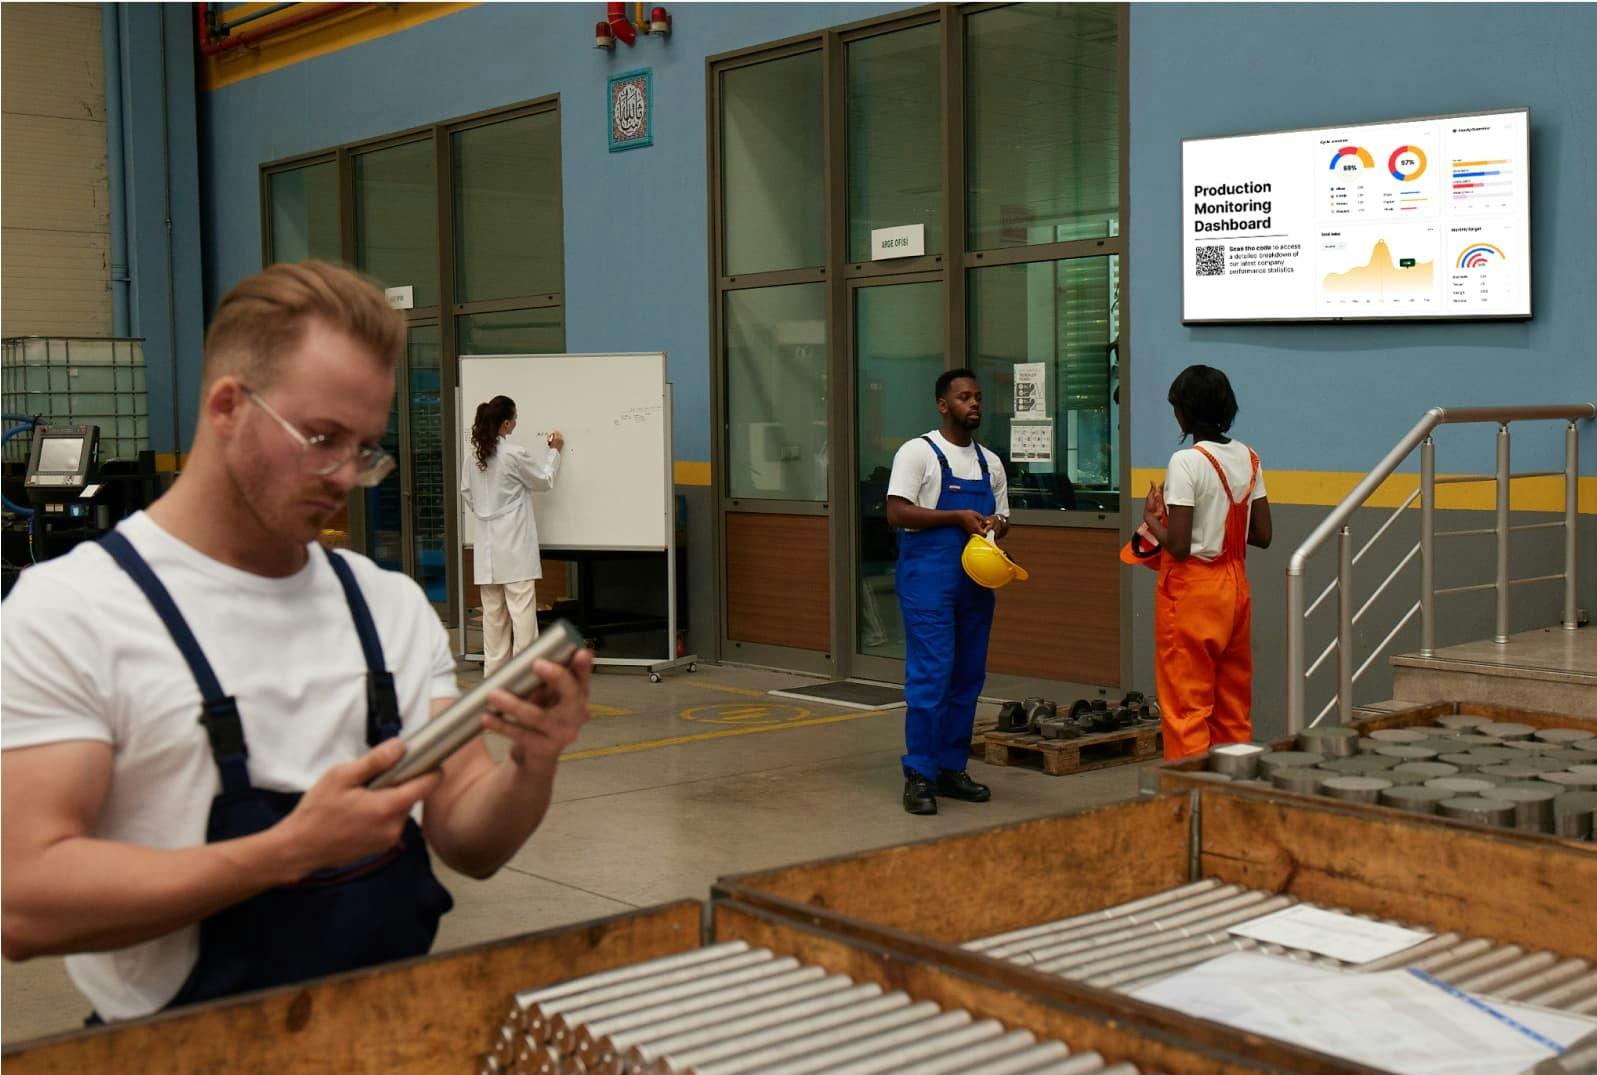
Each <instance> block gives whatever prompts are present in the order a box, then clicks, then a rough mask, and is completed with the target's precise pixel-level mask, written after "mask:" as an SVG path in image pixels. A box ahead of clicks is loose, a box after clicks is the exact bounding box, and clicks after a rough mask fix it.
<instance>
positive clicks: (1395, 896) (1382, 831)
mask: <svg viewBox="0 0 1597 1075" xmlns="http://www.w3.org/2000/svg"><path fill="white" fill-rule="evenodd" d="M1346 805H1347V804H1340V803H1335V804H1321V803H1318V802H1314V803H1310V802H1301V801H1298V802H1293V801H1285V800H1280V799H1274V800H1272V799H1268V798H1263V797H1254V796H1242V795H1234V794H1228V793H1227V792H1226V790H1225V789H1224V788H1223V787H1217V786H1216V785H1213V784H1209V785H1207V786H1205V787H1203V788H1201V789H1199V790H1195V791H1192V792H1189V793H1182V794H1165V795H1160V796H1158V797H1155V798H1152V799H1146V800H1142V801H1137V802H1130V803H1122V804H1117V805H1115V806H1109V807H1103V808H1100V809H1097V810H1090V811H1085V812H1081V813H1076V814H1069V815H1064V816H1060V817H1051V818H1044V819H1040V820H1037V821H1029V822H1024V823H1021V824H1017V825H1008V826H1003V827H1000V828H996V829H989V830H986V831H981V832H975V833H966V834H962V835H958V836H947V837H941V838H938V839H934V840H927V841H923V842H919V843H912V844H905V845H900V846H897V847H891V848H884V849H882V850H879V851H871V852H865V853H863V854H857V855H849V856H842V857H838V858H832V859H827V860H823V861H819V862H813V863H806V864H802V865H797V866H790V867H787V868H784V869H778V870H768V871H762V872H759V873H751V874H744V875H741V876H737V877H730V878H725V879H723V880H721V881H720V882H718V883H717V885H716V888H715V898H716V899H717V900H720V901H733V902H735V903H737V904H739V905H746V906H753V907H758V908H761V909H764V910H766V911H768V912H770V913H772V914H776V915H787V916H790V917H792V918H794V919H796V920H798V921H800V922H803V923H805V924H806V925H809V926H811V927H813V928H816V929H821V930H824V931H826V932H828V933H831V934H836V935H837V936H839V937H843V938H847V939H850V940H854V941H859V942H863V943H868V944H874V945H879V946H881V947H883V948H887V949H889V950H892V951H894V952H898V953H901V954H902V955H903V956H904V957H905V958H906V959H907V960H909V959H913V960H919V961H924V962H928V963H932V964H936V965H938V966H940V967H944V968H947V969H949V970H953V971H958V972H960V973H963V974H967V975H970V976H971V977H973V978H977V979H980V980H982V981H984V982H987V983H989V984H991V985H994V986H995V987H999V988H1003V989H1009V990H1012V991H1014V992H1016V993H1019V994H1024V995H1026V996H1031V997H1037V998H1040V999H1043V1000H1046V1001H1049V1002H1052V1003H1057V1004H1060V1005H1064V1006H1069V1007H1073V1008H1076V1009H1079V1010H1082V1011H1086V1012H1096V1013H1097V1014H1098V1017H1099V1018H1101V1019H1104V1020H1108V1021H1111V1022H1114V1021H1122V1020H1123V1021H1128V1022H1131V1023H1134V1024H1135V1025H1138V1026H1141V1027H1146V1028H1152V1029H1154V1030H1158V1031H1161V1032H1163V1033H1166V1034H1169V1035H1171V1036H1173V1037H1176V1038H1180V1039H1183V1040H1188V1041H1199V1042H1205V1043H1210V1044H1212V1045H1213V1046H1214V1047H1216V1048H1221V1047H1230V1048H1234V1049H1237V1050H1239V1051H1245V1052H1247V1054H1248V1055H1249V1056H1251V1057H1253V1058H1254V1059H1256V1060H1258V1061H1260V1062H1263V1063H1265V1064H1267V1065H1270V1066H1274V1067H1278V1068H1283V1069H1286V1070H1291V1071H1325V1072H1332V1071H1336V1072H1341V1071H1355V1070H1362V1069H1360V1068H1359V1067H1358V1066H1357V1065H1355V1064H1352V1063H1350V1062H1347V1061H1342V1060H1337V1059H1334V1058H1330V1057H1325V1056H1322V1055H1321V1054H1318V1053H1310V1052H1307V1051H1306V1050H1302V1049H1298V1048H1296V1047H1293V1046H1289V1045H1287V1044H1286V1043H1283V1042H1278V1041H1272V1040H1270V1039H1265V1038H1260V1037H1259V1036H1257V1035H1252V1034H1246V1033H1243V1032H1241V1031H1236V1030H1232V1029H1230V1028H1226V1027H1222V1026H1220V1025H1218V1024H1213V1023H1209V1022H1207V1021H1205V1020H1199V1019H1193V1018H1191V1017H1189V1016H1186V1015H1183V1014H1182V1013H1180V1012H1177V1011H1174V1010H1171V1009H1166V1008H1162V1007H1158V1006H1155V1005H1151V1004H1148V1003H1146V1002H1143V1001H1138V1000H1135V999H1133V998H1131V997H1129V996H1125V995H1122V994H1118V993H1114V992H1110V991H1108V990H1104V989H1098V988H1094V987H1091V986H1087V985H1084V984H1082V983H1079V982H1075V981H1071V980H1068V979H1065V978H1061V977H1057V976H1055V975H1051V974H1045V973H1042V972H1039V971H1035V970H1032V969H1030V968H1028V967H1023V966H1019V965H1016V964H1013V963H1010V962H1007V961H1004V960H1002V959H994V958H992V957H989V956H986V955H983V954H982V953H979V952H973V951H970V950H967V949H965V948H963V947H961V944H962V943H963V942H965V941H969V940H973V939H976V938H979V937H988V936H992V935H994V934H997V933H1002V932H1007V931H1010V930H1016V929H1022V928H1025V927H1028V926H1033V925H1040V924H1042V923H1045V922H1050V921H1056V920H1059V919H1062V918H1067V917H1070V916H1073V915H1079V914H1086V913H1089V912H1092V911H1097V910H1102V909H1104V908H1107V907H1111V906H1114V905H1116V904H1120V903H1124V902H1127V901H1129V900H1134V899H1139V898H1142V897H1145V896H1150V895H1153V894H1155V893H1159V892H1164V891H1167V890H1169V889H1172V888H1176V887H1179V886H1181V885H1184V884H1188V883H1190V882H1193V881H1197V880H1201V879H1205V878H1211V877H1212V878H1217V879H1219V880H1221V881H1222V882H1225V883H1235V884H1242V885H1247V886H1250V887H1252V888H1256V889H1263V890H1267V891H1270V892H1274V893H1284V894H1288V895H1291V896H1294V897H1296V898H1298V899H1301V900H1310V901H1314V902H1316V903H1319V904H1321V905H1323V906H1330V907H1341V908H1347V909H1349V910H1351V911H1354V912H1359V913H1368V914H1372V915H1375V916H1377V917H1381V918H1392V919H1398V920H1402V921H1407V922H1412V923H1415V924H1423V925H1425V926H1426V927H1428V928H1431V929H1434V930H1437V931H1444V930H1450V929H1451V930H1458V931H1460V932H1463V933H1466V934H1468V935H1472V936H1486V937H1491V938H1494V939H1495V940H1496V941H1498V942H1499V943H1501V944H1518V945H1521V946H1523V947H1524V948H1526V949H1527V950H1530V951H1535V950H1540V949H1544V948H1546V949H1551V950H1553V951H1555V952H1560V953H1562V954H1564V955H1567V956H1578V957H1581V958H1585V959H1588V960H1597V929H1594V928H1593V927H1592V924H1591V922H1590V920H1589V915H1586V914H1585V913H1584V904H1585V902H1586V901H1588V900H1589V898H1590V893H1591V892H1594V891H1597V887H1593V886H1597V856H1592V855H1588V854H1582V853H1578V852H1576V851H1574V850H1573V849H1570V848H1566V847H1564V846H1562V845H1561V844H1559V843H1558V842H1556V841H1541V842H1531V841H1527V840H1522V839H1515V838H1513V837H1512V836H1511V835H1508V834H1505V833H1501V832H1499V831H1497V830H1486V829H1478V828H1470V827H1462V828H1459V829H1453V828H1449V827H1443V826H1438V825H1433V824H1429V823H1427V822H1426V821H1424V820H1422V819H1420V818H1415V817H1411V816H1409V815H1405V814H1400V813H1396V812H1391V811H1386V812H1382V813H1381V814H1379V815H1374V814H1371V813H1370V812H1369V811H1360V810H1354V809H1347V808H1345V806H1346ZM1166 1070H1170V1071H1175V1070H1177V1069H1175V1068H1173V1067H1171V1068H1167V1069H1166Z"/></svg>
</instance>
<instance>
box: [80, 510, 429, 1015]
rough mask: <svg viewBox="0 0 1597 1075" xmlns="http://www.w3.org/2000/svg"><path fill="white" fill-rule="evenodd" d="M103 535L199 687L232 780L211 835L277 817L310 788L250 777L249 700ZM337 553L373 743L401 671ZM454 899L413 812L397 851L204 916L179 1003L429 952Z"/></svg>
mask: <svg viewBox="0 0 1597 1075" xmlns="http://www.w3.org/2000/svg"><path fill="white" fill-rule="evenodd" d="M100 543H101V545H103V546H104V547H105V550H106V551H107V552H108V553H110V554H111V557H112V559H114V560H115V561H116V562H117V564H118V566H120V567H121V568H122V570H124V571H126V572H127V573H128V574H129V575H130V576H131V577H132V578H133V581H134V582H136V583H137V584H138V586H139V589H140V590H142V591H144V596H145V597H147V598H148V599H149V601H150V604H152V605H154V606H155V611H156V612H158V613H159V614H160V616H161V621H162V622H163V623H164V624H166V629H167V631H168V632H170V633H171V635H172V640H173V641H174V642H176V643H177V648H178V649H179V650H180V651H181V652H182V654H183V659H184V661H186V662H187V663H188V666H189V671H190V672H191V673H192V674H193V676H194V682H195V683H196V684H197V685H198V687H199V689H200V697H201V698H202V699H203V703H202V715H201V717H200V723H201V724H202V725H204V727H205V734H206V737H207V738H208V739H209V741H210V746H211V757H212V758H213V759H214V760H215V761H216V768H217V770H218V771H219V772H220V773H221V778H222V790H221V792H220V793H219V794H218V795H217V796H216V798H215V799H213V800H211V812H210V817H209V820H208V821H207V824H206V832H205V840H206V842H207V843H216V842H217V841H220V840H229V839H234V838H236V837H240V836H248V835H250V834H252V833H257V832H261V831H263V830H265V829H268V828H270V827H271V826H273V825H275V824H277V823H278V822H279V821H281V820H282V819H283V818H284V817H286V816H287V815H288V814H289V813H290V812H291V811H292V810H293V809H294V807H295V805H296V804H298V802H299V800H300V795H301V794H302V793H299V792H284V791H268V790H265V789H262V788H256V787H253V786H251V784H250V777H249V768H248V765H247V760H248V758H249V749H248V746H247V745H246V743H245V742H244V726H243V724H242V723H241V722H240V720H239V714H238V705H237V703H236V702H235V701H234V699H233V698H232V697H231V696H230V695H227V694H224V693H223V691H222V685H221V683H220V682H218V680H217V678H216V674H215V673H214V672H213V671H212V670H211V665H210V662H209V661H207V660H206V659H205V654H204V652H203V651H202V650H201V649H200V644H199V641H198V640H197V639H196V638H195V637H194V633H193V632H192V631H191V630H189V626H188V623H187V622H186V621H185V620H184V619H183V614H182V613H181V612H179V611H178V608H177V604H176V603H175V602H174V601H173V600H172V596H171V594H170V593H169V592H168V591H167V589H166V587H165V586H164V585H162V583H161V581H160V580H159V579H158V578H156V577H155V572H154V571H152V570H151V569H150V566H149V564H147V563H146V562H145V561H144V558H143V557H142V556H140V555H139V554H138V552H137V551H136V550H135V549H134V548H133V546H132V545H131V544H129V542H128V540H127V538H125V537H123V536H122V535H121V534H120V533H118V532H116V531H114V530H113V531H112V532H111V533H109V534H107V535H106V536H105V537H104V538H102V539H101V542H100ZM327 558H328V562H329V563H331V564H332V567H333V571H334V573H335V574H336V575H337V576H338V581H339V584H340V585H341V586H342V587H343V589H344V597H345V599H346V600H347V601H348V603H349V611H350V614H351V615H352V616H353V617H354V620H355V629H356V631H357V633H358V634H359V635H360V646H361V651H362V653H363V654H364V655H365V658H366V743H367V745H368V746H376V745H377V744H378V743H380V742H382V741H383V740H384V739H387V738H389V737H391V736H394V735H398V734H399V728H400V719H399V701H398V697H397V695H396V694H395V691H394V677H393V675H392V674H391V673H390V672H389V671H388V670H387V667H386V665H385V664H384V661H383V648H382V642H381V640H380V639H379V638H378V636H377V628H376V625H375V624H373V623H372V617H371V610H370V609H369V608H368V607H367V605H366V599H365V598H364V597H362V596H361V592H360V587H359V586H358V585H357V584H356V582H355V576H354V574H353V572H352V571H351V570H350V567H349V564H348V563H347V562H346V561H345V560H344V559H343V558H342V557H340V556H335V555H334V554H332V553H328V554H327ZM452 906H454V900H452V899H451V898H450V895H449V892H448V891H447V890H446V889H445V888H444V887H443V886H442V885H440V884H439V883H438V879H437V878H435V877H434V876H433V872H432V865H431V863H430V862H429V860H428V857H427V844H426V841H425V840H424V839H423V837H422V834H421V829H420V828H419V827H418V826H417V824H416V822H415V819H414V818H406V819H405V829H404V833H403V835H402V836H401V837H400V842H399V843H398V844H396V845H395V846H394V847H391V848H389V849H388V850H387V851H381V852H378V853H377V854H375V855H370V856H368V857H366V858H364V859H361V860H359V861H357V862H353V863H350V864H349V865H347V866H340V867H336V868H332V869H324V870H318V871H317V872H316V873H313V874H311V875H310V876H309V877H306V878H305V879H304V880H302V881H300V882H298V883H296V884H293V885H285V886H281V887H278V888H273V889H268V890H267V891H265V892H262V893H260V894H259V895H256V896H252V897H251V898H249V899H247V900H244V901H242V902H240V903H236V904H234V905H233V906H231V907H227V908H224V909H223V910H221V911H218V912H217V913H216V914H214V915H211V916H210V917H209V918H207V919H205V920H204V921H202V922H201V923H200V955H199V960H198V961H197V962H196V963H195V965H194V970H193V971H192V972H191V973H190V974H189V976H188V979H187V980H186V981H185V982H184V983H183V986H182V988H181V989H179V990H178V993H177V996H175V997H173V998H172V1001H171V1003H170V1004H169V1005H168V1007H178V1006H180V1005H183V1004H194V1003H196V1002H198V1001H202V1000H211V999H213V998H215V997H224V996H229V995H231V994H234V993H242V992H247V991H250V990H255V989H266V988H268V987H270V986H276V985H287V984H290V983H293V982H301V981H305V980H306V979H309V978H319V977H321V976H323V975H327V974H333V973H336V972H338V971H346V970H353V969H355V968H358V967H369V966H372V965H374V964H377V963H385V962H387V961H389V960H394V959H404V958H406V957H409V956H418V955H423V954H425V953H426V952H427V950H428V949H430V948H431V947H432V943H433V937H434V936H435V935H436V934H437V932H438V920H439V919H440V918H442V917H443V915H444V913H445V912H446V911H448V910H449V909H450V908H451V907H452Z"/></svg>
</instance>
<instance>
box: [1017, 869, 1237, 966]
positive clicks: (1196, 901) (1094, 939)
mask: <svg viewBox="0 0 1597 1075" xmlns="http://www.w3.org/2000/svg"><path fill="white" fill-rule="evenodd" d="M1261 898H1263V897H1262V895H1257V894H1255V895H1250V894H1249V893H1248V891H1247V890H1246V889H1244V888H1242V887H1241V886H1239V885H1223V886H1221V887H1220V888H1215V889H1210V890H1209V891H1207V892H1200V893H1197V894H1196V895H1193V896H1189V897H1187V898H1186V899H1184V900H1179V901H1177V902H1175V903H1171V904H1169V905H1167V906H1164V907H1158V908H1155V909H1154V911H1153V913H1145V914H1139V915H1124V916H1122V917H1118V918H1111V919H1106V920H1104V921H1102V922H1098V923H1093V924H1091V925H1087V926H1082V927H1080V928H1078V929H1074V930H1070V931H1068V932H1064V933H1051V934H1048V935H1047V936H1044V937H1037V938H1033V939H1032V940H1029V941H1021V942H1019V943H1018V944H1016V945H1006V946H1005V947H1004V948H1001V949H993V950H992V951H991V952H988V953H987V954H988V955H990V956H993V957H994V958H998V959H1008V960H1009V961H1010V962H1013V963H1019V964H1021V965H1025V964H1028V963H1035V962H1037V961H1038V960H1040V959H1047V958H1050V957H1052V956H1056V955H1062V954H1063V953H1065V952H1074V951H1078V950H1080V949H1082V948H1090V947H1092V946H1094V945H1098V944H1103V943H1105V942H1107V941H1114V940H1124V939H1126V938H1128V937H1131V936H1133V935H1135V934H1137V933H1141V932H1149V931H1154V930H1159V929H1163V928H1165V927H1166V926H1168V925H1180V924H1182V923H1184V922H1189V921H1192V917H1191V916H1192V915H1193V913H1194V912H1203V913H1211V912H1212V909H1213V908H1216V907H1226V908H1229V907H1231V906H1235V904H1231V903H1229V902H1228V901H1231V900H1244V901H1245V902H1253V901H1257V900H1258V899H1261ZM1205 908H1209V909H1210V910H1209V911H1204V909H1205Z"/></svg>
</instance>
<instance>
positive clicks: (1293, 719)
mask: <svg viewBox="0 0 1597 1075" xmlns="http://www.w3.org/2000/svg"><path fill="white" fill-rule="evenodd" d="M1304 693H1305V688H1304V682H1303V575H1302V573H1301V572H1293V571H1291V570H1288V572H1287V576H1286V730H1287V734H1289V735H1297V734H1298V733H1299V732H1301V731H1302V730H1303V706H1304Z"/></svg>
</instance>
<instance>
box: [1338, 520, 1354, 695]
mask: <svg viewBox="0 0 1597 1075" xmlns="http://www.w3.org/2000/svg"><path fill="white" fill-rule="evenodd" d="M1336 556H1337V568H1336V715H1337V719H1338V720H1339V721H1340V722H1341V723H1343V724H1351V723H1353V534H1352V532H1351V531H1350V530H1349V529H1348V528H1347V527H1346V526H1344V527H1342V529H1341V530H1340V531H1338V532H1337V535H1336Z"/></svg>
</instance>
